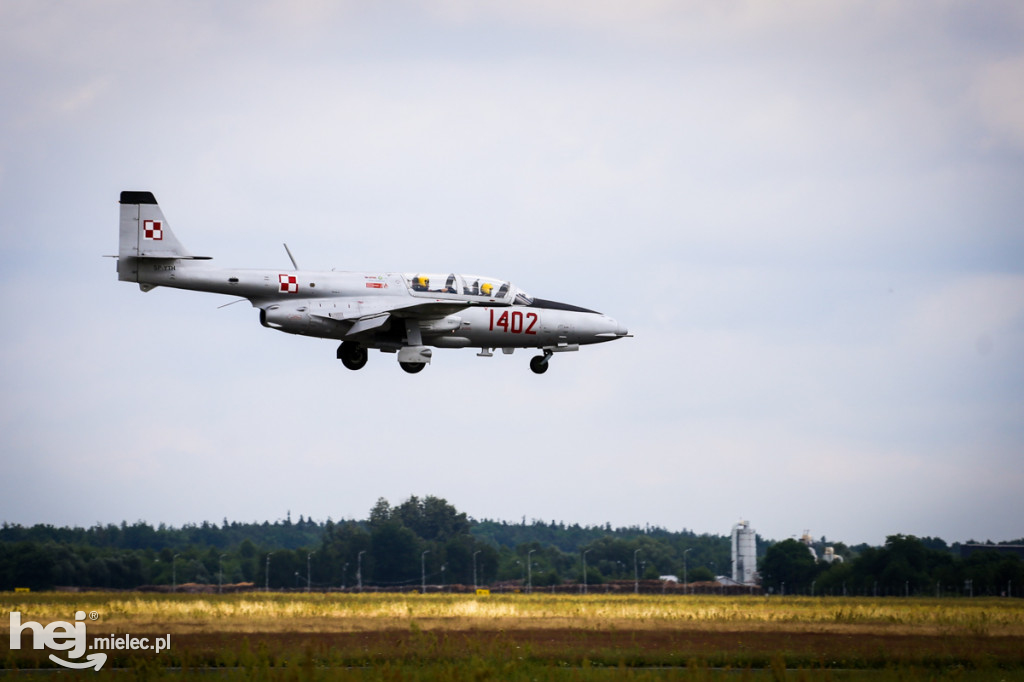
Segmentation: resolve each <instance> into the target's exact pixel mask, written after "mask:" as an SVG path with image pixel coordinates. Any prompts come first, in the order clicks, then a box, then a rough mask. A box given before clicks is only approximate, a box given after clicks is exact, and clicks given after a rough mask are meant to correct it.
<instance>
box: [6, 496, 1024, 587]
mask: <svg viewBox="0 0 1024 682" xmlns="http://www.w3.org/2000/svg"><path fill="white" fill-rule="evenodd" d="M1010 544H1024V543H1022V541H1016V543H1010ZM826 546H828V547H833V548H834V551H835V553H836V555H838V556H839V557H841V560H837V561H834V562H832V563H824V562H820V561H816V560H815V557H814V554H812V552H811V551H810V550H812V549H813V550H814V553H815V554H816V555H817V556H819V557H820V556H822V555H823V553H824V549H825V547H826ZM997 548H998V546H995V545H993V551H991V552H988V551H982V552H974V553H972V554H971V555H970V556H968V557H966V558H961V557H960V556H959V554H960V552H959V545H957V544H954V545H952V546H950V545H947V544H946V542H945V541H943V540H941V539H938V538H916V537H914V536H903V535H895V536H890V537H889V538H887V541H886V543H885V545H884V546H882V547H871V546H868V545H858V546H853V547H848V546H846V545H845V544H843V543H842V542H835V541H829V540H827V539H826V538H824V537H822V538H820V539H818V540H813V541H810V542H809V543H805V542H801V541H797V540H783V541H782V542H771V541H766V540H764V539H762V538H761V537H758V538H757V553H758V557H759V560H758V565H759V572H760V575H761V579H762V587H763V589H764V590H765V591H766V592H769V593H785V594H794V593H799V594H818V595H837V596H838V595H843V594H846V595H878V596H886V595H901V596H904V595H928V596H935V595H972V594H973V595H979V596H980V595H1000V594H1007V595H1012V596H1024V561H1022V560H1021V559H1020V557H1019V556H1016V555H1014V554H1011V553H1006V552H999V551H996V550H997ZM584 572H585V573H584ZM730 572H731V543H730V538H729V536H728V535H709V534H697V533H695V532H693V531H690V530H682V531H669V530H666V529H663V528H658V527H649V526H648V527H643V528H641V527H627V528H612V527H611V525H610V524H605V525H603V526H580V525H578V524H572V525H566V524H565V523H564V522H556V521H550V522H545V521H540V520H536V519H534V520H531V521H530V522H527V521H526V519H525V518H523V519H522V520H521V522H519V523H509V522H507V521H494V520H476V519H471V518H469V517H468V516H467V515H466V514H465V513H463V512H460V511H458V510H457V509H456V508H455V507H454V506H452V505H451V504H449V503H448V502H447V501H446V500H444V499H443V498H438V497H433V496H426V497H423V498H419V497H415V496H414V497H410V498H409V499H408V500H405V501H404V502H402V503H400V504H397V505H392V504H391V503H389V502H388V501H387V500H385V499H383V498H382V499H380V500H378V501H377V503H376V504H375V505H374V506H373V508H372V509H371V510H370V512H369V516H368V518H366V519H364V520H341V521H332V520H330V519H328V520H327V521H325V522H316V521H312V520H310V519H308V518H304V517H302V516H300V517H299V519H298V521H297V522H293V521H292V519H291V515H290V514H289V515H288V517H287V518H285V519H283V520H278V521H276V522H274V523H270V522H263V523H239V522H229V521H228V520H227V519H224V521H223V523H222V524H221V525H217V524H213V523H209V522H203V523H201V524H198V525H186V526H183V527H181V528H170V527H167V526H165V525H163V524H160V525H159V526H157V527H153V526H151V525H149V524H147V523H145V522H143V521H137V522H135V523H132V524H128V523H127V522H122V523H121V524H120V525H113V524H109V525H106V526H102V525H96V526H93V527H91V528H58V527H54V526H49V525H35V526H31V527H24V526H21V525H17V524H9V523H4V524H3V525H2V526H0V590H11V589H14V588H16V587H27V588H30V589H33V590H45V589H53V588H58V587H77V588H92V589H135V588H138V587H143V586H169V587H170V588H171V589H177V587H178V586H181V585H185V584H188V583H199V584H204V585H238V584H251V585H252V586H253V587H255V588H269V589H272V590H282V589H300V590H301V589H310V590H325V589H359V588H366V589H369V588H374V589H385V590H387V589H406V588H413V587H417V586H419V585H420V584H421V582H422V583H427V584H429V585H432V586H450V585H455V584H460V585H467V586H476V585H487V586H491V585H496V584H505V585H509V586H514V587H519V586H527V585H528V586H530V587H537V588H541V587H545V586H552V585H564V584H567V583H568V584H576V583H583V582H584V581H585V582H586V583H587V584H588V585H600V584H602V583H606V582H608V581H633V580H637V579H639V580H657V579H659V578H661V577H662V576H677V577H678V579H679V580H680V581H682V580H684V579H685V580H686V581H688V582H689V583H705V584H706V583H709V582H711V581H714V580H715V578H716V576H720V575H726V576H727V575H729V574H730Z"/></svg>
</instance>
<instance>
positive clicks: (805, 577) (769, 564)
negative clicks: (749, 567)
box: [759, 539, 818, 594]
mask: <svg viewBox="0 0 1024 682" xmlns="http://www.w3.org/2000/svg"><path fill="white" fill-rule="evenodd" d="M759 570H760V573H761V582H762V585H764V587H766V588H770V589H772V590H775V591H776V592H783V591H784V592H785V593H786V594H796V593H804V592H809V591H810V589H811V582H812V581H813V580H814V579H815V576H816V575H817V573H818V565H817V563H816V562H815V560H814V557H813V556H811V552H810V550H809V549H808V547H807V545H805V544H803V543H802V542H798V541H797V540H792V539H790V540H783V541H782V542H777V543H775V544H774V545H772V546H771V547H769V548H768V551H767V552H765V555H764V558H762V559H761V562H760V566H759Z"/></svg>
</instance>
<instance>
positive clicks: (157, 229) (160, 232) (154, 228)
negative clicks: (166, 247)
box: [142, 220, 164, 242]
mask: <svg viewBox="0 0 1024 682" xmlns="http://www.w3.org/2000/svg"><path fill="white" fill-rule="evenodd" d="M142 238H143V239H149V240H152V241H155V242H158V241H160V240H162V239H163V238H164V224H163V222H161V221H159V220H143V221H142Z"/></svg>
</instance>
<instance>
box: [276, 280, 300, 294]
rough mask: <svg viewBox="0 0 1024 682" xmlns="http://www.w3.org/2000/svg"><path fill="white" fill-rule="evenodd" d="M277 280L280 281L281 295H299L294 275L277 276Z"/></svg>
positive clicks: (297, 281) (297, 283)
mask: <svg viewBox="0 0 1024 682" xmlns="http://www.w3.org/2000/svg"><path fill="white" fill-rule="evenodd" d="M277 278H278V279H279V280H280V281H281V293H284V294H297V293H299V280H298V279H297V278H296V277H295V275H278V276H277Z"/></svg>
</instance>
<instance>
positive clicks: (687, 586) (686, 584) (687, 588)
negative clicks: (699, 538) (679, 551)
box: [683, 547, 693, 593]
mask: <svg viewBox="0 0 1024 682" xmlns="http://www.w3.org/2000/svg"><path fill="white" fill-rule="evenodd" d="M691 549H693V547H690V548H689V549H686V550H683V592H684V593H685V592H689V591H690V581H689V580H687V577H688V576H687V575H686V554H687V552H689V551H690V550H691Z"/></svg>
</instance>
